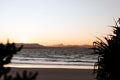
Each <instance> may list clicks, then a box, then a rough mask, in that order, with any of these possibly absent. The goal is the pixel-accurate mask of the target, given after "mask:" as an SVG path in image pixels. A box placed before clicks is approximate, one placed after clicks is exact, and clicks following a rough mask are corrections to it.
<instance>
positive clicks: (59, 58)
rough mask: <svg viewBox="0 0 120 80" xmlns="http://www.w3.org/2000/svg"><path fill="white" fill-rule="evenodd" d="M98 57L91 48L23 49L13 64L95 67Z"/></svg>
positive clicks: (13, 60)
mask: <svg viewBox="0 0 120 80" xmlns="http://www.w3.org/2000/svg"><path fill="white" fill-rule="evenodd" d="M96 61H97V55H95V54H93V50H92V49H89V48H39V49H22V50H21V51H20V52H18V53H17V54H16V55H14V57H13V59H12V62H11V63H12V64H32V65H59V66H61V65H66V66H93V65H94V63H95V62H96Z"/></svg>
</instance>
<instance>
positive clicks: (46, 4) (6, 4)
mask: <svg viewBox="0 0 120 80" xmlns="http://www.w3.org/2000/svg"><path fill="white" fill-rule="evenodd" d="M119 2H120V1H119V0H115V1H111V0H110V1H109V4H108V2H107V0H106V1H104V0H99V1H98V0H97V1H96V0H20V1H18V0H12V1H11V0H10V1H9V0H7V1H4V0H1V1H0V41H1V42H6V41H7V39H10V41H11V42H16V43H18V42H19V43H39V44H43V45H53V44H60V43H63V44H66V45H69V44H71V45H80V44H81V45H83V44H92V42H93V41H94V40H96V36H98V37H103V36H106V34H109V33H111V29H110V28H109V27H108V26H110V25H114V17H115V19H116V18H117V17H119V14H120V11H119V10H117V9H118V7H120V5H119V4H118V3H119Z"/></svg>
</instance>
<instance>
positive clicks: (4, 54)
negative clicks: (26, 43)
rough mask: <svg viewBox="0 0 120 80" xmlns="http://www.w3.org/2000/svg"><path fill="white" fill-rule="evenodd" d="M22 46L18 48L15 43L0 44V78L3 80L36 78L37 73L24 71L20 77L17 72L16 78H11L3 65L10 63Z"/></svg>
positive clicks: (31, 79) (8, 70)
mask: <svg viewBox="0 0 120 80" xmlns="http://www.w3.org/2000/svg"><path fill="white" fill-rule="evenodd" d="M22 47H23V45H21V46H20V47H16V45H15V43H9V41H7V44H3V43H0V78H1V77H2V78H3V79H4V80H35V79H36V76H37V74H38V73H37V72H35V73H32V72H27V71H26V70H24V71H23V74H22V76H21V75H20V74H19V73H18V72H17V73H16V76H15V77H13V76H12V75H8V72H10V68H9V67H4V65H6V64H9V63H11V59H12V57H13V55H14V54H16V53H17V52H18V51H20V50H21V49H22Z"/></svg>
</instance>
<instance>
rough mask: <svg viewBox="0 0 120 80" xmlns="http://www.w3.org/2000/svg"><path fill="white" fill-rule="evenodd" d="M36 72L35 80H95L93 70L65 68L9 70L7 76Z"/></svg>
mask: <svg viewBox="0 0 120 80" xmlns="http://www.w3.org/2000/svg"><path fill="white" fill-rule="evenodd" d="M24 70H26V71H28V72H33V73H35V72H38V75H37V77H36V80H95V75H94V74H93V69H70V68H69V69H67V68H17V67H16V68H15V67H14V68H11V71H10V73H9V74H11V75H13V76H15V75H16V72H19V74H22V73H23V71H24Z"/></svg>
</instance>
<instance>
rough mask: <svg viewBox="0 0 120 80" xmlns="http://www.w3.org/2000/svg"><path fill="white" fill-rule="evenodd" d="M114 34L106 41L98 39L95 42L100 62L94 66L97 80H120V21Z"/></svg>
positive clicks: (115, 27)
mask: <svg viewBox="0 0 120 80" xmlns="http://www.w3.org/2000/svg"><path fill="white" fill-rule="evenodd" d="M112 28H113V34H110V35H109V36H108V37H104V39H105V41H103V40H102V39H100V38H97V39H98V41H95V42H93V46H94V51H95V54H98V55H99V56H98V60H97V62H96V63H95V65H94V70H95V73H96V78H97V80H118V79H119V77H120V76H119V74H120V73H119V71H120V65H119V63H120V19H118V21H115V26H112Z"/></svg>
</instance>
